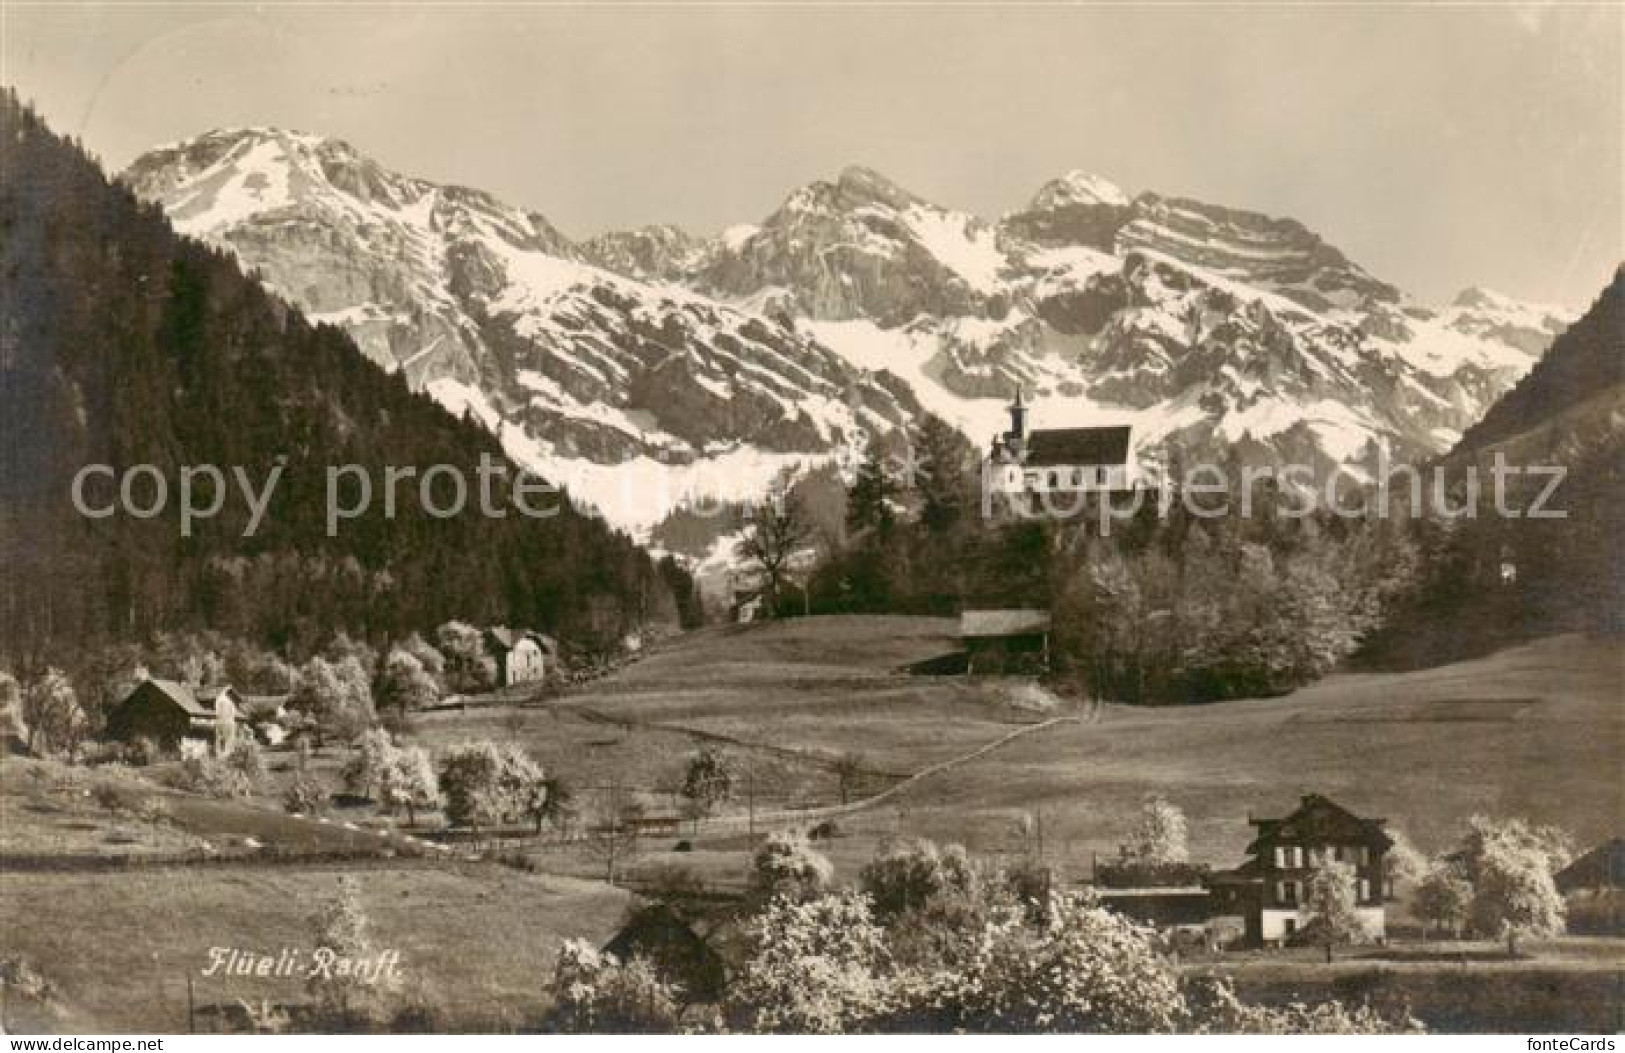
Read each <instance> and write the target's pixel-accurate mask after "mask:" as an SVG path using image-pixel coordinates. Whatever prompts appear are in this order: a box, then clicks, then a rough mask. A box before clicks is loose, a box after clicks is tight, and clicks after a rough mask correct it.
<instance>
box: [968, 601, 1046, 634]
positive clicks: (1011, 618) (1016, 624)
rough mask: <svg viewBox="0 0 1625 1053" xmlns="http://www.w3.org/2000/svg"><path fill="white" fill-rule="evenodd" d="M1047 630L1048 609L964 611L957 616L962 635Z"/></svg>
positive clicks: (1041, 631) (1028, 632) (1027, 632)
mask: <svg viewBox="0 0 1625 1053" xmlns="http://www.w3.org/2000/svg"><path fill="white" fill-rule="evenodd" d="M1046 632H1049V611H1037V610H1029V609H1025V608H1019V609H1009V610H991V611H965V612H964V613H963V614H961V615H960V616H959V635H960V636H962V637H983V636H1026V635H1028V634H1030V633H1046Z"/></svg>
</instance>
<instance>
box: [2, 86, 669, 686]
mask: <svg viewBox="0 0 1625 1053" xmlns="http://www.w3.org/2000/svg"><path fill="white" fill-rule="evenodd" d="M0 137H3V141H4V144H5V146H4V150H3V151H0V266H3V268H4V269H3V272H0V286H3V289H4V303H3V308H0V516H3V519H0V528H3V529H0V568H4V574H5V578H6V581H5V584H4V587H3V588H0V597H3V599H0V654H5V653H8V652H9V653H11V654H13V655H17V656H21V657H24V658H29V657H36V658H45V657H50V656H51V654H52V652H60V651H62V650H63V649H73V648H82V647H88V646H92V645H95V644H97V643H99V642H106V641H110V640H117V639H134V638H137V637H143V636H146V635H148V634H151V633H153V632H157V631H163V630H175V629H196V628H205V627H206V628H211V629H216V630H219V631H221V632H225V633H228V634H232V635H237V636H242V637H245V638H249V639H257V640H260V641H262V642H264V643H267V644H271V645H275V646H285V645H292V646H293V647H294V648H295V649H298V648H300V647H308V646H309V645H311V644H313V642H314V641H315V640H316V639H317V638H318V637H321V636H325V635H326V634H328V633H330V632H332V631H336V630H347V631H349V632H352V633H357V634H360V635H363V636H378V635H382V634H386V633H387V634H399V633H403V632H406V631H410V630H412V629H416V628H428V627H430V626H432V625H434V624H437V623H438V622H441V621H443V620H445V619H447V618H453V617H456V618H464V619H468V620H471V621H474V622H477V623H481V624H485V623H493V622H506V623H508V624H513V625H524V626H534V627H537V628H545V629H550V630H552V631H555V632H558V633H562V634H565V635H568V636H571V637H573V638H575V639H577V640H580V641H582V642H585V643H589V644H591V643H594V642H600V641H609V640H614V639H618V638H619V635H620V634H621V633H623V632H625V631H627V630H629V629H631V628H633V627H634V626H637V625H640V624H645V623H648V622H650V621H659V620H671V621H674V620H675V619H676V604H675V601H674V599H673V591H674V588H673V587H674V586H675V590H676V591H677V592H680V593H685V594H686V592H687V584H686V576H685V575H683V574H682V572H681V571H678V570H677V569H676V568H675V567H673V566H657V565H655V564H654V563H653V562H652V561H651V560H650V559H649V557H648V556H647V555H646V554H645V553H643V552H642V551H641V550H640V549H638V548H637V547H636V546H635V545H634V544H633V543H632V542H631V541H630V540H629V539H628V538H626V537H625V536H623V535H620V534H617V533H614V532H612V531H611V530H610V529H608V528H607V527H606V526H605V525H604V524H603V523H602V522H601V521H599V520H597V519H592V518H588V517H585V516H582V515H579V514H577V513H575V512H574V511H572V510H570V508H569V507H568V502H567V501H565V500H563V499H561V498H559V497H549V498H545V499H542V500H539V501H533V502H532V503H533V504H537V505H546V504H559V505H562V506H564V508H563V511H562V512H561V513H560V514H558V515H556V516H554V517H552V518H547V519H530V518H525V517H521V516H519V515H518V513H517V512H514V511H512V510H511V509H510V510H509V514H508V515H507V517H506V518H500V519H497V518H488V517H485V516H482V515H480V514H478V510H477V500H475V499H474V498H473V497H472V496H471V503H473V504H475V506H476V507H475V508H473V509H471V510H470V511H469V512H467V513H466V514H464V515H461V516H454V517H450V518H444V519H440V518H434V517H432V516H430V515H428V514H426V513H425V512H424V511H423V510H422V508H421V507H420V505H419V501H418V500H417V497H416V489H415V487H414V486H412V485H410V484H409V485H408V486H407V487H406V488H404V489H403V491H402V500H401V501H400V502H399V503H398V504H397V507H396V509H395V515H394V517H393V518H386V516H385V514H384V510H383V508H382V507H381V506H382V502H381V500H379V501H375V502H374V507H373V509H372V511H371V512H370V514H368V515H366V516H364V517H361V518H357V519H355V520H353V521H348V522H345V523H343V524H342V530H341V531H340V532H339V534H338V536H337V537H329V536H328V531H327V525H326V520H325V511H326V507H325V506H326V500H325V487H326V477H325V473H326V470H327V467H328V466H329V465H345V464H355V465H359V466H362V468H364V469H365V470H366V471H367V473H368V475H369V476H370V477H371V478H372V479H373V480H375V486H376V485H378V481H380V480H381V479H382V477H383V468H384V466H386V465H401V466H418V467H419V470H420V471H421V470H422V469H424V468H427V467H429V466H431V465H436V464H447V465H453V466H457V467H458V468H460V469H461V470H462V472H463V473H464V475H465V477H466V478H467V479H468V480H470V481H472V480H474V479H475V478H476V475H475V470H476V468H477V466H478V464H479V462H480V457H481V454H482V453H488V454H490V455H492V456H493V457H495V458H498V459H502V453H501V449H500V444H499V443H498V441H497V439H496V438H495V437H494V436H492V435H491V434H490V433H489V432H488V431H487V430H486V429H485V428H484V427H483V426H482V425H480V424H477V423H475V422H474V421H472V420H470V419H467V418H465V419H462V420H458V419H456V418H454V417H453V416H451V415H449V414H448V413H447V412H446V411H445V410H444V409H442V408H441V407H440V406H439V405H437V404H436V403H434V402H433V401H431V400H430V399H429V398H428V397H426V396H424V395H421V394H415V393H413V392H412V391H411V390H409V388H408V387H407V384H406V382H405V380H404V379H403V378H402V377H401V376H399V375H397V374H390V373H386V372H384V371H383V370H382V369H380V368H379V367H378V366H376V365H374V364H373V363H372V362H370V361H368V360H367V359H366V358H365V357H364V356H363V355H362V354H361V353H360V352H359V351H358V350H357V349H356V347H355V345H354V344H353V343H352V341H351V339H350V338H349V337H348V336H347V335H345V334H344V333H343V332H342V331H340V330H339V329H336V328H332V327H327V326H313V325H311V324H310V323H309V322H307V321H306V320H305V319H304V318H303V317H302V316H301V315H300V313H299V312H298V311H296V310H294V309H292V308H291V307H289V306H288V305H287V304H285V303H283V302H281V301H280V300H278V299H276V298H275V297H273V296H272V295H271V294H269V293H267V291H266V290H265V289H264V287H262V285H261V284H260V283H259V282H257V281H255V280H253V279H252V278H251V277H250V276H248V275H246V274H244V273H243V272H242V270H241V269H240V268H239V267H238V265H237V264H236V262H235V261H234V260H233V259H232V258H231V257H230V256H228V255H225V254H222V253H221V252H219V251H216V250H213V249H210V248H207V247H205V246H204V245H202V244H201V243H199V242H196V241H192V240H189V239H185V238H182V237H179V236H178V235H176V234H175V233H174V232H173V230H172V229H171V227H170V225H169V223H168V221H167V220H166V219H165V218H164V216H163V213H162V211H161V210H160V209H159V208H158V207H156V206H154V205H143V204H140V203H139V202H138V201H137V200H136V198H135V197H134V195H132V194H131V193H130V192H129V191H128V190H127V189H125V188H124V187H122V186H119V185H117V184H115V183H113V182H112V181H110V180H109V179H108V178H107V177H106V176H105V175H104V174H103V172H102V171H101V170H100V168H99V167H98V166H97V164H96V163H95V162H94V161H93V160H92V159H91V158H90V157H88V156H87V155H86V154H85V152H84V151H83V149H82V148H80V147H79V146H78V145H77V144H76V143H74V142H71V141H69V140H67V139H64V138H62V137H60V136H57V135H55V134H53V133H52V132H51V131H50V130H49V129H47V128H46V127H45V125H44V123H43V122H42V121H41V120H40V118H39V117H37V116H36V115H35V114H34V113H33V112H32V111H31V110H30V109H29V108H28V107H26V106H25V105H23V104H22V103H21V102H20V101H19V99H18V98H17V96H16V95H15V93H13V92H10V91H8V92H7V93H6V95H5V98H4V101H3V105H0ZM279 458H286V462H285V468H284V472H283V475H282V477H281V480H280V482H279V484H278V486H277V488H276V490H275V491H274V499H273V500H272V501H271V503H270V505H269V510H268V512H267V513H266V516H265V520H264V522H263V523H262V524H261V525H260V527H259V529H258V531H257V533H256V534H255V536H253V537H251V538H245V537H243V536H242V535H243V533H244V529H245V526H246V525H247V523H248V521H249V516H250V513H249V509H248V505H247V504H246V503H245V501H244V500H243V498H242V495H241V494H240V493H237V492H235V484H234V486H233V492H231V493H228V494H227V495H226V498H227V499H226V500H225V502H224V507H223V509H222V511H221V513H220V514H219V515H218V516H216V517H215V518H212V519H206V520H199V521H197V522H196V523H195V524H194V529H193V536H191V537H183V536H182V532H181V530H180V524H179V522H178V520H177V518H176V516H175V514H174V501H175V496H176V495H175V486H176V481H177V476H178V472H179V470H180V469H181V468H182V467H183V466H188V465H216V466H219V467H220V468H221V469H222V470H223V471H226V472H228V473H229V472H230V471H231V469H232V468H233V467H241V468H242V469H244V471H245V472H246V473H247V476H248V477H249V478H250V479H252V480H253V481H254V485H255V486H263V485H264V483H265V480H266V479H267V477H268V473H269V472H270V471H271V469H272V468H273V466H274V465H276V464H277V463H278V460H279ZM94 463H105V464H109V465H111V466H113V467H114V469H115V470H120V471H122V470H123V469H124V468H125V467H127V466H131V465H136V464H151V465H154V466H156V467H157V468H158V469H159V470H160V471H161V472H162V473H163V474H164V476H165V477H166V478H167V480H168V482H169V488H170V494H169V497H170V501H171V504H170V506H169V508H168V509H167V510H166V513H165V514H161V515H158V516H156V517H154V518H150V519H136V518H132V517H130V516H127V515H118V516H113V517H110V518H103V519H87V518H85V517H82V516H80V515H78V514H77V513H76V512H75V511H74V509H73V508H72V505H71V504H70V484H71V481H72V479H73V477H74V475H75V473H76V472H77V471H78V470H79V469H80V468H81V467H82V466H84V465H86V464H94ZM149 486H150V481H149V482H147V483H144V484H143V486H142V487H140V488H138V492H139V494H140V497H141V501H142V503H143V504H145V503H147V502H148V500H149V498H150V496H151V491H150V489H148V488H147V487H149ZM108 489H109V488H108V487H107V486H106V484H105V481H104V482H103V483H102V488H101V490H100V491H99V495H100V501H101V502H103V503H105V501H106V500H107V499H108V492H107V491H108ZM449 490H450V488H449V487H447V488H446V490H444V491H443V493H449ZM496 493H497V494H498V495H499V499H502V498H504V497H505V495H506V494H507V493H508V491H507V490H506V489H504V488H503V487H502V486H500V485H499V486H498V487H497V488H496ZM380 496H381V495H380Z"/></svg>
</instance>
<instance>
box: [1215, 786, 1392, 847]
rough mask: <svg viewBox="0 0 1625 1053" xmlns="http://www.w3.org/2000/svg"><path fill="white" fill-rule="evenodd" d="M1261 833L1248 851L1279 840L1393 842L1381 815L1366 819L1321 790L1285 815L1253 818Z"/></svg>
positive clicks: (1303, 799)
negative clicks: (1323, 793)
mask: <svg viewBox="0 0 1625 1053" xmlns="http://www.w3.org/2000/svg"><path fill="white" fill-rule="evenodd" d="M1248 821H1249V822H1250V823H1252V825H1254V826H1256V827H1258V836H1257V837H1255V838H1253V843H1252V844H1250V845H1248V846H1247V851H1248V853H1249V854H1256V853H1260V852H1265V851H1268V850H1269V848H1270V847H1271V846H1273V845H1275V844H1277V843H1286V844H1300V843H1316V842H1331V841H1342V842H1345V843H1356V844H1367V845H1372V846H1374V847H1377V848H1381V849H1388V848H1390V847H1392V846H1393V840H1392V839H1391V838H1390V837H1389V836H1388V834H1387V832H1386V831H1385V830H1383V828H1382V824H1383V821H1382V820H1381V819H1366V818H1363V817H1361V816H1358V815H1355V814H1354V813H1353V812H1351V811H1349V810H1348V809H1347V808H1344V807H1343V806H1342V805H1340V804H1337V803H1336V802H1334V801H1332V800H1331V799H1330V798H1327V797H1322V796H1321V795H1320V794H1318V793H1311V794H1306V795H1305V796H1304V797H1303V798H1302V800H1301V801H1300V803H1299V804H1298V807H1297V810H1295V811H1294V812H1293V813H1292V814H1291V815H1289V816H1287V817H1286V818H1284V819H1250V820H1248Z"/></svg>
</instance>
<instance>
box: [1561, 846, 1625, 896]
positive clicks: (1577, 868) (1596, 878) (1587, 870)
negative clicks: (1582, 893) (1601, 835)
mask: <svg viewBox="0 0 1625 1053" xmlns="http://www.w3.org/2000/svg"><path fill="white" fill-rule="evenodd" d="M1556 881H1557V890H1558V891H1559V892H1565V893H1566V892H1572V891H1574V890H1575V889H1581V888H1625V837H1616V838H1614V839H1613V840H1612V841H1605V842H1603V843H1602V844H1600V845H1598V846H1597V847H1596V848H1593V849H1592V850H1591V851H1589V852H1587V853H1586V854H1585V855H1583V856H1581V857H1580V858H1579V859H1576V860H1575V861H1574V862H1572V863H1570V864H1569V865H1568V866H1566V867H1564V868H1563V869H1562V870H1559V871H1558V872H1557V876H1556Z"/></svg>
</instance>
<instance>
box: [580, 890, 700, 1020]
mask: <svg viewBox="0 0 1625 1053" xmlns="http://www.w3.org/2000/svg"><path fill="white" fill-rule="evenodd" d="M603 949H604V950H605V951H606V952H608V953H610V954H613V955H615V956H616V957H617V958H620V959H621V960H622V961H627V960H630V959H631V958H634V957H637V958H643V959H645V960H646V961H648V962H650V963H651V964H653V965H654V966H655V967H656V968H657V969H658V970H659V971H660V972H661V973H663V974H665V975H666V976H667V977H668V978H670V979H673V980H675V981H677V983H679V984H680V985H681V986H682V987H683V988H684V989H685V991H687V993H688V994H689V995H691V996H696V997H699V998H713V997H716V996H718V995H720V994H721V993H722V986H723V983H724V981H725V979H726V972H725V968H724V964H723V961H722V958H721V956H720V955H718V954H717V952H716V951H715V950H713V949H712V948H711V946H710V945H709V944H707V943H706V941H705V940H704V939H703V938H701V937H700V935H699V934H698V933H696V932H695V931H694V929H693V927H692V926H690V925H689V924H688V922H686V921H685V920H683V918H682V917H681V916H680V915H679V914H678V913H677V912H676V911H675V910H673V909H672V907H670V906H669V905H667V904H665V903H656V904H653V905H651V906H648V907H645V908H643V909H642V910H640V911H638V912H637V913H636V914H634V915H632V917H631V918H629V919H628V920H627V922H626V924H625V925H624V926H622V927H621V930H620V931H619V932H617V933H616V934H615V935H614V936H613V937H612V938H611V939H610V941H609V942H608V943H606V944H604V947H603Z"/></svg>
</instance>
